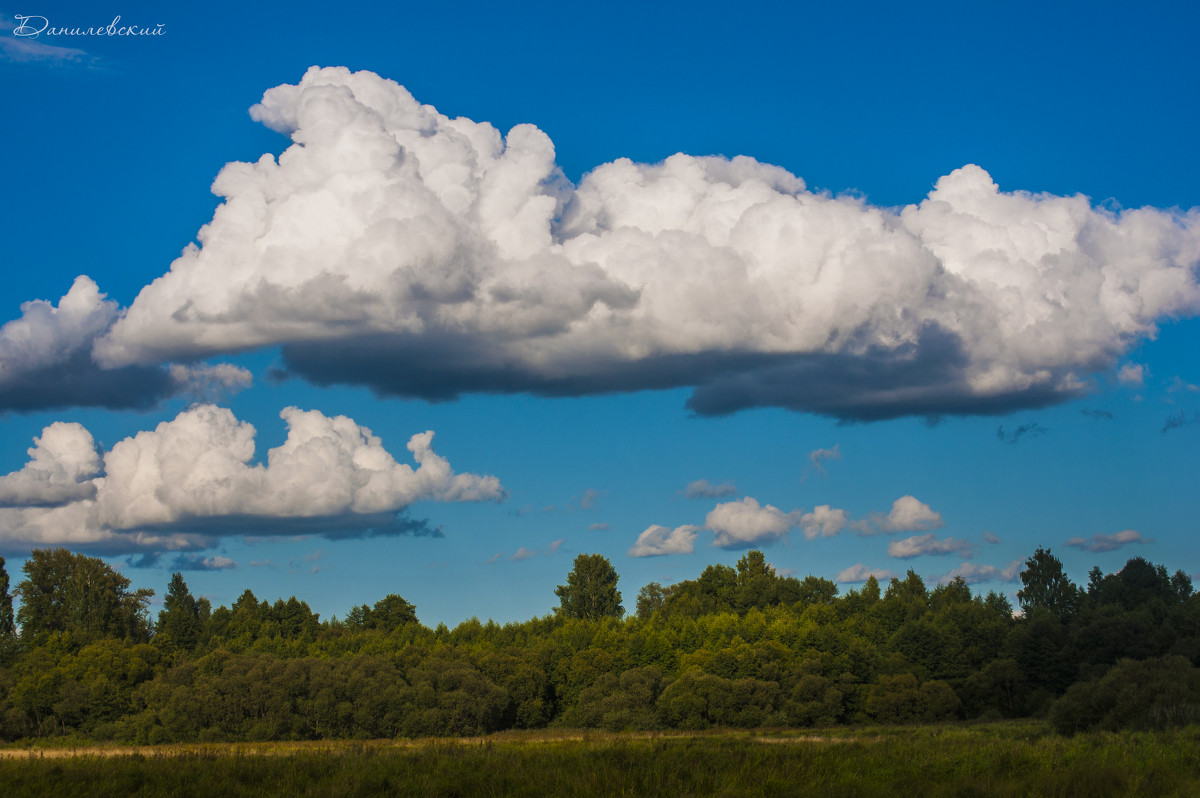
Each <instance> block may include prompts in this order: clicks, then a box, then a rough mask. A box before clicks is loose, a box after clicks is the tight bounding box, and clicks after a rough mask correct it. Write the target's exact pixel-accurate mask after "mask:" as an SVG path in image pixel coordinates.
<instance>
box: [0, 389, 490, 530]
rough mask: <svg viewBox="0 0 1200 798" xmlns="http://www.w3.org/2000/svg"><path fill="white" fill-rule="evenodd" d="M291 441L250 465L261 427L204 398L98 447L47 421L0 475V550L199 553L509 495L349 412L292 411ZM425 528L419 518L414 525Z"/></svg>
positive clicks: (400, 522) (380, 523) (382, 523)
mask: <svg viewBox="0 0 1200 798" xmlns="http://www.w3.org/2000/svg"><path fill="white" fill-rule="evenodd" d="M280 415H281V416H282V417H283V419H284V420H285V421H286V422H287V425H288V435H287V439H286V440H285V441H284V443H283V444H282V445H280V446H278V447H276V448H274V449H271V450H270V451H269V452H268V453H267V458H266V463H265V464H255V463H252V462H251V461H252V459H253V457H254V437H255V430H254V427H253V426H251V425H250V424H248V423H246V422H243V421H238V420H237V419H236V418H235V417H234V415H233V413H231V412H230V411H229V410H226V409H223V408H220V407H217V406H215V405H199V406H196V407H193V408H191V409H190V410H187V411H185V412H183V413H180V414H179V415H178V416H177V417H176V418H175V419H173V420H171V421H165V422H163V423H161V424H159V425H158V426H157V427H156V428H155V429H154V430H149V431H144V432H140V433H138V434H137V435H135V436H133V437H131V438H126V439H124V440H122V441H120V442H119V443H117V444H116V445H115V446H113V448H112V449H111V451H109V452H107V453H105V454H104V456H103V466H102V467H101V465H100V458H99V456H98V454H97V452H96V450H95V444H94V443H93V440H92V437H91V435H90V434H89V433H88V432H87V430H85V429H84V428H83V427H81V426H80V425H78V424H63V423H57V424H53V425H51V426H49V427H47V428H46V429H45V430H44V431H43V433H42V436H41V437H40V438H39V439H37V441H36V444H37V445H36V446H35V447H34V448H33V449H30V455H31V458H32V459H31V461H30V463H29V464H28V465H26V466H25V468H23V469H21V470H20V471H17V472H14V473H12V474H9V475H8V476H6V477H2V478H0V497H2V498H3V501H4V503H5V504H7V505H8V508H9V509H3V510H0V546H2V547H3V548H5V549H14V548H21V547H28V546H37V545H60V544H61V545H69V546H82V547H90V548H93V549H97V550H102V551H109V552H116V551H135V550H139V549H147V548H150V549H155V548H157V549H194V548H205V547H207V546H210V545H212V543H213V541H214V540H215V538H216V537H217V536H219V535H223V534H258V535H262V534H273V533H281V534H297V533H320V534H326V535H330V536H334V537H340V536H345V535H347V534H387V533H389V532H392V533H402V532H410V531H412V530H413V528H414V524H413V521H412V520H411V519H409V518H407V516H406V515H405V514H404V513H403V512H402V511H403V510H404V508H406V507H408V506H409V505H411V504H412V503H414V502H416V501H420V500H426V499H432V500H437V501H486V500H495V499H501V498H503V496H504V491H503V488H502V487H501V486H500V483H499V481H498V480H497V479H496V478H495V477H491V476H486V477H481V476H476V475H474V474H456V473H454V471H453V470H452V469H451V467H450V464H449V463H448V462H447V461H446V460H445V459H444V458H443V457H441V456H439V455H438V454H437V453H435V452H434V451H433V449H432V446H431V444H432V441H433V433H432V432H423V433H420V434H417V435H413V436H412V438H411V439H410V440H409V442H408V449H409V452H411V454H412V457H413V460H414V461H415V462H416V463H417V467H416V468H413V467H412V466H409V465H406V464H403V463H398V462H396V460H395V459H394V458H393V457H392V455H391V454H390V453H389V452H388V451H387V450H386V449H384V447H383V443H382V441H381V440H380V439H379V438H378V437H376V436H375V435H373V434H371V432H370V430H368V429H366V428H364V427H361V426H359V425H358V424H357V423H355V422H354V421H353V420H352V419H349V418H347V417H345V416H336V417H333V418H330V417H328V416H325V415H323V414H322V413H320V412H318V411H315V410H311V411H302V410H298V409H296V408H294V407H289V408H286V409H285V410H284V411H283V412H282V413H281V414H280ZM417 526H421V525H419V524H418V525H417Z"/></svg>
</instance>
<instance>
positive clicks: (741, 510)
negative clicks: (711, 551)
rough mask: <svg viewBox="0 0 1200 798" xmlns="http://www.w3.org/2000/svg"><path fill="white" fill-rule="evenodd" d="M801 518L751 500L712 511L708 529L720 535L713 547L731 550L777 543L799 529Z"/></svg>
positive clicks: (717, 535) (799, 515) (707, 523)
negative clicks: (793, 528) (792, 530)
mask: <svg viewBox="0 0 1200 798" xmlns="http://www.w3.org/2000/svg"><path fill="white" fill-rule="evenodd" d="M800 517H801V514H800V513H797V512H795V511H793V512H791V513H785V512H783V511H782V510H780V509H779V508H778V507H775V506H774V505H770V504H767V505H759V503H758V501H757V500H756V499H754V498H753V497H751V496H747V497H745V498H743V499H740V500H738V501H732V502H725V503H723V504H718V505H717V506H716V507H714V508H713V509H712V510H710V511H709V513H708V517H707V518H705V519H704V526H705V527H707V528H708V529H711V530H712V531H713V532H714V533H716V539H715V540H714V541H713V544H714V545H716V546H721V547H722V548H727V549H737V548H749V547H750V546H755V545H763V544H767V543H773V542H774V541H776V540H779V539H780V538H782V537H784V536H785V535H786V534H787V533H788V530H790V529H792V527H794V526H796V525H797V523H798V522H799V520H800Z"/></svg>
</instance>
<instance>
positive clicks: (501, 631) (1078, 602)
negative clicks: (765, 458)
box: [0, 549, 1200, 743]
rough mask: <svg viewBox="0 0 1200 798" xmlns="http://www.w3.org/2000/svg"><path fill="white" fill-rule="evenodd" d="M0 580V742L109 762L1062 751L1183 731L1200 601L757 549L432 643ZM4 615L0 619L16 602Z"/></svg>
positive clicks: (53, 553) (1047, 564) (588, 560)
mask: <svg viewBox="0 0 1200 798" xmlns="http://www.w3.org/2000/svg"><path fill="white" fill-rule="evenodd" d="M23 573H24V578H23V579H22V581H21V582H20V583H19V584H18V585H17V586H16V588H15V591H13V590H12V589H10V583H9V577H8V575H7V572H6V571H5V570H4V561H3V559H2V558H0V739H5V740H15V739H24V738H32V737H43V736H52V735H66V736H73V737H77V738H87V739H103V740H118V741H127V742H142V743H156V742H176V741H178V742H184V741H209V740H214V741H215V740H272V739H321V738H376V737H395V736H425V735H473V734H482V733H488V732H494V731H500V730H504V729H518V728H543V727H547V726H567V727H599V728H605V729H610V730H625V729H671V728H679V729H701V728H708V727H714V726H732V727H758V726H792V727H796V726H801V727H802V726H815V725H820V726H825V725H833V724H860V723H914V722H937V721H946V720H956V719H975V718H985V719H986V718H1014V717H1028V716H1039V717H1048V718H1049V719H1050V721H1051V722H1052V723H1053V724H1054V725H1055V727H1056V728H1058V729H1059V730H1060V731H1063V732H1067V733H1073V732H1076V731H1081V730H1086V729H1093V728H1107V729H1117V728H1161V727H1165V726H1172V725H1182V724H1187V723H1196V722H1200V667H1198V666H1200V596H1197V595H1196V594H1195V593H1194V591H1193V587H1192V583H1191V580H1190V579H1189V578H1188V576H1187V575H1186V574H1185V573H1184V572H1182V571H1176V572H1175V573H1174V574H1169V573H1168V572H1167V569H1166V568H1165V567H1164V566H1162V565H1155V564H1153V563H1150V562H1148V561H1147V560H1145V559H1143V558H1140V557H1135V558H1133V559H1131V560H1129V561H1128V562H1127V563H1126V564H1125V566H1124V567H1123V568H1122V569H1121V570H1120V571H1117V572H1116V573H1111V574H1104V573H1103V572H1102V571H1101V570H1100V569H1098V568H1096V569H1093V570H1092V572H1091V574H1090V575H1089V581H1088V584H1087V585H1085V586H1080V585H1076V584H1074V583H1073V582H1072V581H1071V580H1070V579H1069V578H1068V577H1067V576H1066V574H1065V572H1064V570H1063V567H1062V563H1061V562H1060V561H1059V560H1058V559H1057V558H1056V557H1055V556H1054V555H1053V554H1052V553H1051V552H1049V551H1047V550H1044V549H1038V550H1037V551H1036V552H1035V553H1034V555H1033V556H1031V557H1030V558H1029V559H1028V560H1027V561H1026V563H1025V569H1024V571H1023V572H1022V573H1021V582H1022V588H1021V590H1020V591H1019V592H1018V594H1017V597H1018V603H1019V605H1020V609H1021V612H1020V613H1017V614H1014V612H1013V607H1012V606H1011V604H1010V603H1009V601H1008V599H1007V598H1005V597H1004V596H1003V595H1001V594H998V593H995V592H989V593H987V594H986V595H984V594H979V593H974V592H973V591H972V590H971V588H970V586H969V585H968V584H967V583H966V582H965V581H963V580H962V579H961V578H958V579H955V580H952V581H950V582H947V583H944V584H939V585H936V586H933V587H932V588H930V587H929V586H927V585H926V584H925V582H924V581H923V580H922V579H921V577H920V576H919V575H918V574H917V573H916V572H914V571H912V570H910V571H908V573H907V574H906V575H905V576H904V577H902V578H895V579H892V580H890V582H889V584H888V585H887V586H886V588H885V587H884V586H882V585H880V584H879V582H878V581H877V580H876V579H875V578H874V577H872V578H869V579H868V580H867V581H866V582H865V583H864V584H863V585H862V586H861V587H860V588H858V589H855V590H850V591H848V592H846V593H844V594H843V593H841V591H840V590H839V587H838V585H837V584H835V583H834V582H831V581H830V580H828V579H822V578H819V577H814V576H808V577H805V578H803V579H797V578H794V577H784V576H780V575H778V574H776V573H775V572H774V570H773V569H772V568H771V567H770V566H769V565H768V564H767V563H766V560H765V558H764V556H763V554H762V553H761V552H759V551H750V552H748V553H747V554H746V555H745V556H743V557H742V558H741V559H739V560H738V562H737V564H736V566H726V565H710V566H708V567H707V568H705V569H704V571H703V572H702V573H701V574H700V575H699V576H698V577H697V578H695V579H691V580H685V581H682V582H679V583H678V584H674V585H668V586H663V585H660V584H657V583H650V584H648V585H645V586H644V587H642V588H641V590H640V591H639V592H638V594H637V596H636V599H635V609H634V612H633V613H630V614H628V615H627V613H626V612H625V608H624V605H623V597H622V594H621V592H620V590H619V589H618V574H617V572H616V570H615V569H614V568H613V566H612V564H611V563H610V562H609V561H608V560H607V558H605V557H603V556H601V555H598V554H582V555H580V556H579V557H577V558H576V560H575V562H574V567H573V568H572V570H571V571H570V573H569V574H568V575H567V579H566V584H564V585H559V586H558V587H557V589H556V590H555V591H554V592H555V595H556V596H557V597H558V600H559V606H558V607H557V608H555V610H554V612H552V613H551V614H548V615H546V616H544V617H538V618H533V619H531V620H528V621H524V622H520V623H509V624H503V625H501V624H497V623H495V622H493V621H490V620H489V621H488V622H486V623H482V622H480V621H479V620H478V619H477V618H471V619H469V620H467V621H464V622H462V623H460V624H458V625H457V626H455V627H454V628H452V629H451V628H448V627H446V626H445V625H444V624H439V625H438V626H437V627H436V628H432V629H431V628H429V627H427V626H425V625H423V624H421V623H420V622H419V620H418V618H417V614H416V607H414V606H413V604H411V603H410V602H408V601H406V600H405V599H403V598H402V597H401V596H399V595H396V594H390V595H388V596H385V597H383V598H382V599H380V600H378V601H377V602H375V603H374V604H373V605H368V604H363V605H361V606H357V607H355V608H354V609H352V610H351V611H350V612H349V613H348V614H347V616H346V618H344V619H341V620H338V619H336V618H334V619H330V620H327V621H322V620H321V619H320V618H319V616H318V615H317V614H316V613H314V612H312V610H311V609H310V608H309V606H308V605H307V604H306V603H305V602H303V601H300V600H298V599H297V598H296V597H294V596H293V597H291V598H289V599H287V600H286V601H285V600H283V599H279V600H276V601H275V602H274V603H271V602H268V601H265V600H259V599H258V597H256V596H255V595H254V593H253V592H251V591H250V590H246V591H245V592H244V593H243V594H242V595H241V597H240V598H239V599H238V600H237V601H236V602H234V603H233V605H232V606H229V607H225V606H222V607H218V608H216V609H213V608H212V607H211V605H210V604H209V602H208V601H207V600H206V599H204V598H197V597H195V596H193V595H192V593H191V592H190V590H189V588H188V586H187V583H186V582H185V580H184V578H183V575H182V574H180V573H175V574H173V575H172V577H171V580H170V582H169V584H168V585H167V591H166V595H165V597H164V602H163V607H162V610H161V611H160V612H159V613H158V614H157V617H156V618H152V617H151V615H150V613H149V611H148V606H149V601H150V598H151V596H152V591H149V590H132V589H131V588H130V582H129V580H128V579H126V578H125V577H124V576H122V575H121V574H119V573H117V572H116V571H114V570H113V569H112V568H111V567H109V566H108V565H107V564H106V563H104V562H103V561H102V560H99V559H96V558H91V557H87V556H84V555H82V554H76V553H72V552H69V551H67V550H65V549H54V550H35V551H34V552H33V553H32V555H31V556H30V558H29V559H28V560H27V561H26V563H25V565H24V568H23ZM14 592H15V593H16V594H17V595H18V596H19V597H20V606H19V609H18V610H17V612H16V613H15V614H14V612H13V595H12V594H13V593H14Z"/></svg>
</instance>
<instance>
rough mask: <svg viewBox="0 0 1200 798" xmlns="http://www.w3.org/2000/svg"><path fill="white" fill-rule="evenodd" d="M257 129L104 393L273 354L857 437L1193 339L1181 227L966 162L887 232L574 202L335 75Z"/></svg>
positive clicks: (432, 119)
mask: <svg viewBox="0 0 1200 798" xmlns="http://www.w3.org/2000/svg"><path fill="white" fill-rule="evenodd" d="M251 113H252V116H253V117H254V118H255V119H257V120H258V121H260V122H262V123H263V124H265V125H267V126H269V127H271V128H272V129H274V130H278V131H280V132H284V133H287V134H289V135H290V136H291V138H292V141H293V144H292V145H291V146H290V147H288V149H287V150H286V151H285V152H283V153H282V154H281V155H280V156H279V157H278V158H277V159H276V158H274V157H272V156H270V155H265V156H263V157H262V158H261V159H260V160H259V161H258V162H256V163H231V164H229V165H227V166H226V167H225V168H224V169H223V170H222V171H221V173H220V174H219V175H218V176H217V179H216V181H215V182H214V184H213V190H214V191H215V192H216V193H217V194H219V195H220V196H222V197H224V198H225V202H224V204H223V205H222V206H221V207H220V208H218V210H217V212H216V214H215V215H214V217H213V219H212V221H211V222H210V223H209V224H207V225H206V226H205V227H203V228H202V229H201V230H200V232H199V234H198V240H199V242H200V246H198V247H197V246H190V247H189V248H188V249H187V250H186V251H185V252H184V253H183V254H182V255H181V256H180V258H179V259H178V260H176V261H175V263H173V264H172V266H171V270H170V272H169V273H167V274H165V275H163V276H162V277H160V278H159V279H158V280H156V281H154V283H152V284H151V285H149V286H147V287H146V288H145V289H144V290H143V291H142V292H141V294H140V295H139V296H138V297H137V299H136V300H135V301H134V302H133V304H132V306H131V307H130V308H129V309H128V311H127V312H126V313H125V314H124V315H123V316H121V317H120V318H117V319H116V320H115V322H114V323H113V324H112V325H111V327H110V328H108V327H106V328H105V331H104V332H101V333H98V334H97V336H96V337H94V338H93V340H95V346H94V348H93V349H92V350H91V355H92V356H93V357H94V358H95V359H96V360H97V362H98V363H99V365H101V366H102V367H104V368H106V369H139V368H146V367H149V366H153V365H156V364H160V363H164V362H168V361H188V360H190V359H194V358H200V357H206V356H209V355H212V354H216V353H224V352H231V351H237V350H244V349H249V348H254V347H259V346H267V345H276V344H282V345H283V350H282V351H283V357H284V361H285V364H286V368H287V369H289V370H290V371H291V372H293V373H296V374H299V375H302V376H304V377H306V378H308V379H309V380H312V381H313V382H315V383H318V384H332V383H354V384H364V385H369V386H371V387H372V388H374V389H375V390H376V391H378V392H380V393H383V394H395V395H404V396H418V397H424V398H428V399H443V398H452V397H454V396H457V395H458V394H460V393H463V392H467V391H491V392H513V391H527V392H533V393H540V394H546V395H571V394H585V393H597V392H607V391H626V390H638V389H647V388H666V387H675V386H692V387H693V388H694V394H693V396H692V398H691V399H690V401H689V403H690V406H691V408H692V409H693V410H694V411H695V412H698V413H701V414H719V413H727V412H732V411H736V410H739V409H742V408H747V407H753V406H762V405H774V406H780V407H785V408H792V409H796V410H802V411H811V412H817V413H824V414H828V415H832V416H836V417H838V418H842V419H874V418H887V417H893V416H898V415H904V414H929V415H936V414H944V413H990V412H1003V411H1007V410H1011V409H1013V408H1015V407H1023V406H1024V407H1029V406H1038V405H1044V404H1048V403H1052V402H1056V401H1061V400H1063V399H1066V398H1069V397H1073V396H1076V395H1078V394H1079V393H1080V392H1081V391H1084V390H1086V387H1087V378H1088V375H1089V374H1091V373H1094V372H1097V371H1102V370H1107V369H1111V368H1113V367H1114V366H1115V364H1116V361H1117V359H1118V358H1119V357H1120V356H1121V355H1122V354H1124V353H1126V352H1127V351H1129V349H1130V348H1131V347H1132V346H1133V345H1135V344H1136V343H1137V342H1138V341H1140V340H1142V339H1144V338H1147V337H1151V336H1153V335H1154V334H1155V330H1156V324H1157V322H1158V321H1159V320H1161V319H1163V318H1169V317H1172V316H1178V315H1192V314H1196V313H1197V312H1200V286H1198V281H1197V262H1198V261H1200V211H1196V210H1193V211H1188V212H1178V211H1163V210H1155V209H1149V208H1146V209H1138V210H1128V211H1122V212H1119V213H1115V212H1110V211H1107V210H1103V209H1097V208H1093V207H1092V206H1091V204H1090V203H1089V201H1088V199H1087V198H1086V197H1083V196H1074V197H1059V196H1051V195H1041V194H1028V193H1024V192H1011V193H1010V192H1004V191H1001V190H1000V189H999V188H998V187H997V186H996V185H995V183H994V182H993V181H992V179H991V178H990V177H989V175H988V174H987V172H985V171H984V170H983V169H981V168H979V167H977V166H971V165H969V166H965V167H963V168H961V169H958V170H955V171H954V172H952V173H951V174H949V175H946V176H944V177H942V178H940V179H939V180H937V182H936V185H935V187H934V189H933V190H932V191H931V192H930V194H929V195H928V197H927V198H926V199H924V200H923V201H922V202H920V203H919V204H915V205H909V206H907V207H905V208H902V209H891V208H880V207H873V206H871V205H869V204H867V203H866V202H865V201H864V200H862V199H860V198H857V197H846V196H839V197H835V196H829V195H826V194H821V193H814V192H811V191H808V190H807V189H806V187H805V184H804V182H803V181H802V180H801V179H800V178H798V177H796V176H794V175H792V174H790V173H789V172H787V171H785V170H784V169H781V168H779V167H775V166H770V165H767V164H762V163H759V162H757V161H755V160H753V159H751V158H746V157H737V158H733V159H726V158H722V157H692V156H687V155H682V154H680V155H675V156H672V157H671V158H668V159H667V160H666V161H664V162H663V163H660V164H654V165H647V164H638V163H633V162H631V161H628V160H625V159H620V160H617V161H614V162H612V163H606V164H602V165H600V166H598V167H597V168H595V169H594V170H593V171H592V172H590V173H589V174H588V175H586V176H585V177H584V178H583V179H582V180H581V182H580V183H579V184H578V185H572V184H571V183H570V182H569V181H567V180H566V179H565V177H564V176H563V174H562V173H561V171H560V170H559V168H558V167H557V166H556V163H555V152H554V146H553V144H552V143H551V141H550V139H549V138H548V137H547V136H546V135H545V134H544V133H543V132H542V131H540V130H538V129H537V128H536V127H533V126H532V125H518V126H516V127H514V128H513V129H512V130H510V131H509V132H508V133H507V134H506V135H502V134H501V133H500V131H498V130H497V129H496V128H494V127H492V126H491V125H490V124H487V123H486V122H484V123H477V122H473V121H471V120H469V119H466V118H462V117H458V118H453V119H452V118H450V117H447V116H445V115H443V114H440V113H438V112H437V111H436V110H435V109H434V108H433V107H431V106H428V105H421V104H420V103H418V102H417V101H416V100H415V99H413V97H412V96H411V95H410V94H409V93H408V92H407V91H406V90H405V89H404V88H403V87H401V86H399V85H398V84H396V83H394V82H392V81H389V80H384V79H382V78H380V77H379V76H377V75H374V74H372V73H369V72H357V73H351V72H349V71H348V70H346V69H343V68H331V69H316V68H314V69H311V70H309V72H308V73H307V74H306V75H305V76H304V78H303V79H302V80H301V81H300V83H299V85H294V86H293V85H284V86H279V87H276V88H274V89H271V90H269V91H268V92H266V94H265V95H264V97H263V100H262V102H261V103H260V104H259V105H256V106H255V107H254V108H253V109H252V111H251ZM100 326H103V325H99V324H98V323H97V324H96V325H93V326H90V327H87V330H94V329H98V328H99V327H100ZM72 351H75V350H72ZM78 351H80V352H82V351H84V349H83V348H80V349H79V350H78Z"/></svg>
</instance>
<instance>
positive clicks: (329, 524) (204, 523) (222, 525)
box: [139, 512, 444, 540]
mask: <svg viewBox="0 0 1200 798" xmlns="http://www.w3.org/2000/svg"><path fill="white" fill-rule="evenodd" d="M139 531H141V532H150V533H154V532H170V533H179V534H196V535H201V536H213V537H227V536H231V535H232V536H247V537H277V536H278V537H292V536H296V535H316V536H318V537H322V538H325V539H327V540H349V539H353V538H378V537H398V536H401V535H412V536H416V537H433V538H440V537H444V534H443V533H442V530H441V527H435V526H433V525H432V524H431V523H430V522H429V520H428V519H426V518H413V517H411V516H410V515H409V514H408V513H406V512H399V513H361V514H356V515H347V514H339V515H328V516H315V517H314V516H307V517H303V516H302V517H274V516H259V515H224V516H209V517H205V518H184V519H180V520H178V521H173V522H172V523H170V524H160V525H156V524H145V525H143V526H142V527H141V528H140V529H139Z"/></svg>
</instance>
